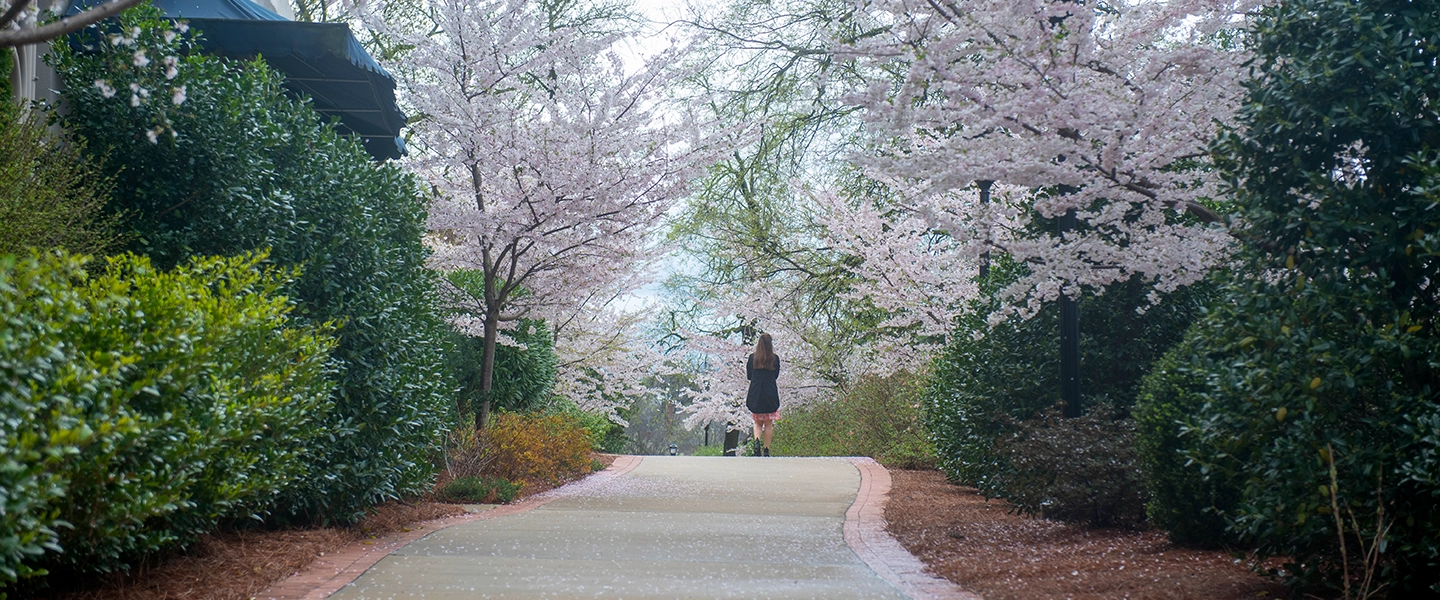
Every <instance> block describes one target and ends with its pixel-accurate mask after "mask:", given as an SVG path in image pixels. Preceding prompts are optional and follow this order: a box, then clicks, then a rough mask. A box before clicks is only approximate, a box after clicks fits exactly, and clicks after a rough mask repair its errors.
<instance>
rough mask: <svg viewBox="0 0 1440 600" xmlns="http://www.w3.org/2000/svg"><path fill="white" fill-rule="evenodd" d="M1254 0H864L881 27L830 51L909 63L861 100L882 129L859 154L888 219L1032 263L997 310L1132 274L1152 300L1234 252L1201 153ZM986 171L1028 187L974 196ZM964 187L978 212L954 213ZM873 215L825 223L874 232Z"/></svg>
mask: <svg viewBox="0 0 1440 600" xmlns="http://www.w3.org/2000/svg"><path fill="white" fill-rule="evenodd" d="M1256 4H1258V3H1257V2H1252V1H1250V0H1172V1H1167V2H1099V3H1086V4H1081V3H1077V2H1066V1H1052V0H1020V1H1015V0H975V1H971V2H964V3H958V2H935V1H921V0H878V1H874V2H864V3H861V4H857V8H858V9H859V10H860V11H861V13H862V14H864V15H866V18H870V19H873V20H874V22H875V23H876V24H877V30H883V31H884V32H885V34H884V35H877V36H874V37H871V38H867V39H864V40H862V41H861V42H859V43H854V44H847V45H844V46H842V47H841V48H840V49H839V52H841V53H844V54H848V55H850V56H851V57H853V58H856V59H857V60H859V61H860V62H862V63H865V62H868V63H870V64H874V65H877V68H880V69H885V68H888V69H889V71H887V72H899V73H903V78H902V79H901V80H900V81H899V83H898V84H897V83H896V80H894V79H890V78H880V79H877V80H876V81H875V82H874V83H873V84H872V85H870V87H869V89H868V90H866V91H865V92H864V93H861V94H856V95H855V96H854V97H853V101H854V102H855V103H856V104H857V105H860V106H863V107H864V108H865V109H866V119H867V123H868V125H869V128H870V131H871V132H872V134H873V135H874V136H875V137H874V139H875V140H876V141H875V146H874V149H873V152H870V153H868V154H867V155H865V156H863V157H862V158H860V159H859V161H858V162H860V163H861V164H862V165H863V166H864V167H865V168H866V169H867V172H868V173H869V174H871V175H873V176H875V177H876V178H878V179H881V180H884V181H887V182H888V183H891V184H893V185H895V186H896V187H897V188H899V189H902V190H904V192H905V193H904V194H902V196H901V197H900V198H898V199H897V202H896V204H895V206H896V208H898V209H900V212H903V213H908V214H907V215H906V216H903V217H901V218H900V220H899V221H894V222H897V223H903V226H902V227H900V231H901V232H902V234H903V235H912V234H908V233H904V232H913V231H916V229H914V227H913V226H912V223H911V222H910V221H908V219H911V218H913V217H918V218H921V219H923V220H924V221H925V222H927V223H929V225H930V230H932V231H943V232H946V233H947V234H948V235H950V236H951V242H950V243H953V244H957V245H959V246H962V247H964V249H963V250H961V251H960V252H961V254H962V255H967V256H970V257H978V256H979V255H980V254H982V253H983V252H986V251H989V250H990V249H992V248H993V249H994V250H996V251H1000V252H1005V253H1008V254H1009V255H1010V256H1011V257H1012V258H1014V259H1015V260H1018V261H1022V262H1024V263H1026V264H1028V265H1029V266H1030V273H1029V274H1028V275H1027V276H1025V277H1023V278H1022V279H1020V280H1019V281H1017V282H1015V283H1014V284H1012V285H1010V286H1009V287H1008V288H1006V289H1005V290H1002V297H1005V298H1006V299H1008V300H1009V301H1010V304H1008V305H1007V309H1005V310H1004V311H1002V312H1018V313H1019V314H1021V315H1022V316H1028V315H1030V314H1033V313H1034V312H1035V311H1036V310H1038V309H1039V306H1040V304H1041V303H1042V302H1045V301H1051V300H1055V299H1057V298H1059V297H1060V296H1061V295H1062V294H1063V295H1066V296H1069V297H1072V298H1073V297H1075V296H1076V295H1078V294H1079V293H1080V292H1081V291H1082V290H1084V289H1092V290H1097V289H1100V288H1102V287H1103V286H1105V285H1108V284H1111V283H1115V282H1119V281H1125V280H1128V279H1130V278H1137V277H1138V278H1143V279H1145V280H1146V281H1148V282H1151V284H1152V285H1153V288H1154V290H1155V292H1156V294H1155V295H1152V301H1155V300H1158V298H1159V295H1160V294H1163V293H1166V292H1169V291H1173V290H1175V289H1177V288H1178V287H1180V286H1184V285H1187V284H1190V283H1193V282H1195V281H1197V280H1199V279H1200V278H1201V277H1203V276H1204V274H1205V273H1206V272H1207V271H1208V270H1210V269H1211V268H1213V267H1214V266H1215V265H1216V264H1217V263H1218V262H1219V261H1221V260H1223V259H1224V258H1225V257H1226V256H1228V254H1229V252H1230V248H1231V244H1230V238H1229V236H1228V234H1227V232H1226V229H1225V228H1224V227H1223V226H1221V225H1220V224H1221V223H1223V221H1224V219H1223V217H1222V215H1220V214H1218V213H1217V212H1216V211H1215V210H1213V209H1212V208H1210V207H1208V206H1206V204H1205V203H1204V200H1206V199H1207V198H1216V197H1218V195H1219V189H1218V181H1217V179H1216V177H1215V176H1214V175H1213V174H1212V169H1211V168H1210V162H1209V159H1208V156H1207V147H1208V145H1209V144H1210V142H1211V140H1212V139H1213V138H1214V135H1215V132H1216V128H1217V126H1219V125H1220V124H1222V123H1228V122H1230V120H1231V116H1232V115H1233V113H1234V111H1235V107H1236V102H1237V98H1238V95H1239V93H1240V91H1241V90H1240V87H1239V85H1238V78H1240V77H1242V76H1243V68H1242V64H1243V63H1244V62H1245V60H1246V59H1247V58H1248V54H1247V53H1245V52H1243V51H1240V50H1238V49H1236V48H1233V47H1231V46H1233V45H1234V44H1233V43H1230V42H1231V41H1232V40H1233V36H1234V35H1236V33H1235V30H1236V29H1237V28H1239V27H1240V26H1242V25H1243V22H1242V21H1243V18H1244V15H1245V13H1246V11H1247V10H1250V9H1252V8H1253V7H1254V6H1255V5H1256ZM979 181H989V182H998V183H1000V184H1008V185H1010V186H1015V188H1018V189H1019V190H1023V191H1021V192H1019V194H1016V193H1014V192H1013V191H1012V193H1011V196H1010V198H1009V200H1010V201H1009V203H1008V204H1006V203H997V205H996V206H993V207H984V206H980V205H979V204H978V203H976V202H974V201H973V198H974V196H975V193H976V192H975V190H976V182H979ZM1013 189H1014V188H1012V190H1013ZM957 195H958V196H968V197H970V198H971V199H972V200H970V201H969V202H970V204H971V208H970V209H966V210H955V209H956V208H957V204H956V203H955V200H956V197H957ZM832 208H842V209H843V208H844V207H841V206H838V205H832ZM1067 213H1069V214H1073V215H1074V217H1075V220H1076V227H1075V228H1074V229H1073V230H1071V231H1069V232H1065V233H1061V232H1059V231H1056V230H1055V228H1053V227H1049V228H1048V229H1049V231H1044V229H1047V228H1046V227H1043V226H1042V225H1041V224H1040V221H1041V220H1050V219H1056V220H1058V219H1059V218H1060V217H1062V216H1065V215H1067ZM875 217H876V215H870V214H866V213H864V212H863V211H851V212H849V213H848V214H846V213H844V212H843V211H842V212H841V213H838V214H837V215H836V216H835V217H834V219H833V220H835V221H839V222H844V221H854V222H857V223H869V225H868V227H870V228H871V229H874V228H875V227H876V226H877V224H876V223H875V222H874V219H875ZM1007 221H1008V222H1007ZM1027 229H1028V230H1027ZM903 235H902V237H903ZM901 243H904V244H908V243H910V242H909V241H903V242H901ZM892 250H893V249H892ZM888 251H890V250H887V252H888ZM896 256H897V257H899V258H900V260H901V261H907V260H911V257H910V256H909V255H907V254H905V253H904V252H901V253H900V254H897V255H896ZM887 264H890V265H894V264H897V263H896V262H895V261H891V262H889V263H887ZM916 283H917V284H920V285H925V282H924V281H921V280H917V281H916ZM947 289H949V290H953V291H954V292H955V293H956V294H958V295H961V296H963V295H964V294H966V293H969V291H968V290H966V289H965V288H964V286H947ZM897 301H898V298H897ZM933 302H934V300H931V299H925V300H924V302H922V303H921V305H925V304H932V303H933ZM941 302H942V303H943V302H944V301H943V300H942V301H941Z"/></svg>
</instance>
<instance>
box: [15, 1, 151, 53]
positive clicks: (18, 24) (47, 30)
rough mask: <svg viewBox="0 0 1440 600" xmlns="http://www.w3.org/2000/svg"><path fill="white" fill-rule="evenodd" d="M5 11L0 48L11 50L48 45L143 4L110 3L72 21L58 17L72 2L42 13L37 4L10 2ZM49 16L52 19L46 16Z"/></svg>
mask: <svg viewBox="0 0 1440 600" xmlns="http://www.w3.org/2000/svg"><path fill="white" fill-rule="evenodd" d="M6 4H8V6H6V7H5V11H4V12H3V13H0V48H11V47H15V46H24V45H27V44H38V43H41V42H48V41H50V40H53V39H55V38H58V37H60V36H63V35H65V34H68V33H71V32H74V31H79V30H80V29H82V28H84V27H86V26H88V25H91V24H93V23H98V22H100V21H101V20H103V19H105V18H108V17H113V16H115V15H118V14H120V13H122V12H124V11H125V9H127V8H130V7H132V6H135V5H137V4H140V0H110V1H109V2H105V3H103V4H98V5H95V6H92V7H90V8H87V9H85V10H83V11H80V12H79V13H76V14H75V15H72V16H69V17H62V18H56V19H53V20H47V19H46V17H47V16H48V17H58V16H60V15H62V14H64V13H65V10H66V9H67V8H69V7H70V3H69V2H60V1H59V0H51V1H50V2H46V3H45V4H48V7H47V8H46V9H41V7H40V4H41V3H40V2H35V1H34V0H10V1H9V2H7V3H6ZM46 12H49V13H50V14H49V15H46V14H45V13H46Z"/></svg>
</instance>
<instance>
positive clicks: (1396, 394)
mask: <svg viewBox="0 0 1440 600" xmlns="http://www.w3.org/2000/svg"><path fill="white" fill-rule="evenodd" d="M1248 43H1249V44H1250V47H1251V49H1253V50H1254V52H1255V55H1256V59H1255V62H1254V71H1253V72H1252V74H1253V76H1254V78H1253V79H1252V80H1251V81H1249V82H1247V83H1246V84H1245V92H1246V96H1245V100H1244V103H1243V105H1242V109H1241V111H1240V116H1239V123H1238V126H1237V128H1236V129H1235V130H1233V131H1230V132H1228V133H1227V134H1226V135H1225V136H1224V137H1223V139H1222V140H1221V141H1220V142H1219V143H1218V144H1217V146H1216V148H1215V152H1216V155H1217V157H1218V163H1217V164H1218V165H1219V166H1220V168H1221V169H1222V172H1223V173H1224V174H1225V175H1226V176H1227V178H1228V179H1229V180H1230V181H1231V183H1232V185H1233V187H1234V198H1235V204H1236V206H1238V207H1239V209H1240V211H1241V214H1240V216H1241V219H1240V220H1239V223H1241V224H1242V225H1243V226H1242V227H1241V228H1240V229H1238V231H1237V235H1238V236H1239V237H1240V238H1241V239H1242V241H1243V248H1242V252H1241V254H1240V256H1239V262H1238V264H1237V265H1235V266H1234V267H1235V268H1232V269H1228V270H1227V271H1226V272H1225V273H1223V274H1221V276H1220V277H1219V279H1220V282H1221V283H1222V285H1223V290H1222V292H1223V300H1222V301H1221V302H1217V303H1216V304H1215V305H1214V307H1212V309H1211V310H1210V313H1209V314H1208V315H1207V316H1206V317H1205V318H1204V319H1202V320H1201V321H1199V322H1198V323H1197V325H1196V327H1195V329H1194V330H1192V331H1191V332H1190V333H1189V334H1187V344H1189V346H1190V348H1191V350H1190V351H1189V352H1188V356H1184V357H1180V358H1179V362H1180V364H1181V365H1182V366H1185V367H1186V368H1188V369H1189V370H1190V372H1191V373H1194V374H1196V375H1197V376H1198V379H1197V380H1196V382H1197V383H1198V384H1199V391H1198V395H1199V397H1198V398H1197V399H1195V400H1186V401H1184V402H1182V403H1181V404H1183V405H1185V406H1195V407H1196V410H1195V411H1194V415H1193V417H1191V418H1190V420H1189V422H1190V423H1191V424H1192V427H1193V432H1192V433H1187V434H1185V435H1182V436H1181V437H1180V438H1179V440H1180V441H1181V443H1183V444H1185V445H1186V446H1188V448H1187V450H1188V452H1187V456H1188V458H1190V459H1192V460H1194V461H1196V462H1197V463H1199V465H1200V466H1202V467H1204V468H1205V469H1208V471H1209V473H1210V476H1211V477H1212V478H1220V479H1222V480H1224V481H1226V482H1228V484H1229V485H1233V486H1234V487H1235V488H1236V489H1238V490H1239V491H1240V497H1239V498H1238V501H1237V502H1236V504H1235V506H1234V507H1233V508H1231V509H1229V510H1227V511H1225V516H1226V517H1227V518H1228V520H1229V522H1231V523H1233V526H1234V532H1235V533H1236V534H1238V536H1239V537H1240V539H1241V540H1243V541H1244V542H1245V544H1246V547H1247V549H1250V550H1254V551H1256V552H1257V553H1259V554H1260V555H1261V556H1281V557H1286V558H1287V559H1288V564H1287V565H1286V567H1285V570H1284V573H1283V575H1284V577H1285V578H1286V579H1287V580H1288V581H1289V582H1290V583H1292V584H1296V585H1300V586H1304V587H1307V588H1309V590H1308V591H1310V592H1313V593H1317V595H1325V594H1335V595H1339V594H1343V593H1346V589H1347V586H1348V590H1349V591H1348V593H1349V594H1350V595H1353V596H1355V597H1361V596H1363V595H1364V593H1366V592H1368V591H1374V588H1373V587H1372V588H1371V589H1370V590H1364V589H1361V587H1362V586H1363V585H1364V582H1365V580H1366V576H1367V574H1368V575H1372V576H1374V579H1373V580H1372V581H1373V582H1374V583H1375V584H1378V585H1382V586H1384V587H1385V593H1387V594H1389V595H1390V596H1391V597H1402V598H1419V597H1435V596H1440V332H1437V329H1436V327H1437V324H1440V291H1437V289H1440V288H1437V282H1440V108H1437V105H1436V102H1435V99H1436V98H1440V69H1437V68H1436V63H1435V60H1436V58H1435V57H1436V56H1437V54H1440V4H1437V3H1435V2H1410V1H1405V0H1361V1H1352V0H1289V1H1287V2H1283V3H1279V4H1276V5H1272V6H1269V7H1267V8H1265V9H1263V10H1262V11H1261V12H1260V13H1258V14H1257V16H1256V19H1255V21H1254V22H1253V24H1252V27H1251V36H1250V39H1249V40H1248ZM1171 508H1172V509H1175V508H1178V509H1184V508H1185V505H1179V506H1172V507H1171ZM1336 509H1338V513H1339V514H1338V515H1337V514H1336V513H1337V510H1336ZM1337 516H1338V517H1339V518H1340V520H1341V521H1342V522H1341V523H1337ZM1377 536H1378V538H1383V542H1382V543H1381V550H1382V551H1381V552H1379V553H1378V554H1375V555H1374V556H1375V560H1374V561H1373V562H1370V563H1368V564H1367V562H1366V561H1365V559H1364V556H1365V550H1366V549H1368V548H1370V547H1372V546H1374V545H1375V541H1376V540H1377ZM1342 541H1343V544H1344V545H1343V546H1342ZM1316 588H1320V589H1316ZM1323 588H1329V590H1330V591H1326V590H1324V589H1323Z"/></svg>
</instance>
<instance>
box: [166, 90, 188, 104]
mask: <svg viewBox="0 0 1440 600" xmlns="http://www.w3.org/2000/svg"><path fill="white" fill-rule="evenodd" d="M171 92H172V93H171V95H170V101H171V102H173V103H174V104H175V106H180V105H181V104H184V103H185V86H183V85H182V86H180V87H177V88H173V89H172V90H171Z"/></svg>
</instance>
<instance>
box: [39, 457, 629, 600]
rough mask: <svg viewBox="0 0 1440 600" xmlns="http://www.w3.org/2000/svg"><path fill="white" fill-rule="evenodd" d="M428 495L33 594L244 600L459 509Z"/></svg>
mask: <svg viewBox="0 0 1440 600" xmlns="http://www.w3.org/2000/svg"><path fill="white" fill-rule="evenodd" d="M592 458H593V459H594V460H598V461H600V462H602V463H604V464H605V466H606V467H608V466H610V464H611V463H613V462H615V459H616V458H617V457H616V455H614V454H594V455H593V456H592ZM443 478H444V476H443V474H442V479H443ZM577 479H578V477H577ZM562 484H563V482H562ZM555 487H557V486H556V485H551V484H547V483H544V482H534V483H527V484H526V485H525V486H524V487H523V488H521V489H520V494H519V496H518V497H517V498H516V500H519V499H521V498H524V497H527V496H533V495H535V494H539V493H542V492H545V491H548V490H550V489H553V488H555ZM432 499H433V498H431V497H428V496H427V497H426V498H424V499H422V501H419V502H413V503H402V502H389V503H386V504H383V505H381V506H379V507H377V508H376V510H375V513H374V514H372V515H370V516H369V517H366V518H365V519H364V520H362V521H360V522H359V523H357V524H355V525H354V526H351V527H313V528H305V529H285V530H273V531H261V530H252V531H227V532H219V533H215V534H212V535H206V536H203V537H201V538H200V541H198V542H196V543H195V544H194V545H192V546H190V547H189V548H187V549H186V550H185V551H184V552H181V553H177V554H175V555H173V556H170V557H168V558H167V559H166V560H163V561H160V562H159V563H158V564H155V565H140V566H139V567H137V568H136V569H135V570H134V571H133V572H132V573H130V574H129V575H126V576H123V577H122V576H118V575H116V576H111V577H107V578H103V579H99V580H89V581H83V582H79V587H77V588H75V589H66V590H54V591H50V592H49V593H47V594H44V595H40V596H38V597H39V598H46V599H48V600H248V599H249V598H252V597H254V596H255V595H256V594H259V593H260V592H263V591H264V590H265V589H266V588H268V587H270V586H271V585H272V584H274V583H276V582H278V581H280V580H282V579H285V578H287V577H289V576H291V575H293V574H295V573H298V572H299V571H301V570H303V569H304V568H305V567H306V566H308V565H309V564H310V563H311V562H312V561H314V560H315V559H316V558H319V557H320V556H323V555H324V554H325V553H326V552H335V551H338V550H340V549H343V548H344V547H346V546H349V545H350V544H355V543H359V542H362V541H365V540H367V539H373V538H379V537H384V536H386V535H389V534H392V533H396V532H399V531H410V530H411V528H413V527H415V526H416V525H417V524H420V523H423V522H424V521H431V520H434V519H443V518H445V517H448V516H451V515H457V514H460V513H463V512H465V508H464V507H462V506H460V505H458V504H443V503H439V502H431V501H429V500H432ZM420 526H422V527H423V525H420Z"/></svg>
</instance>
